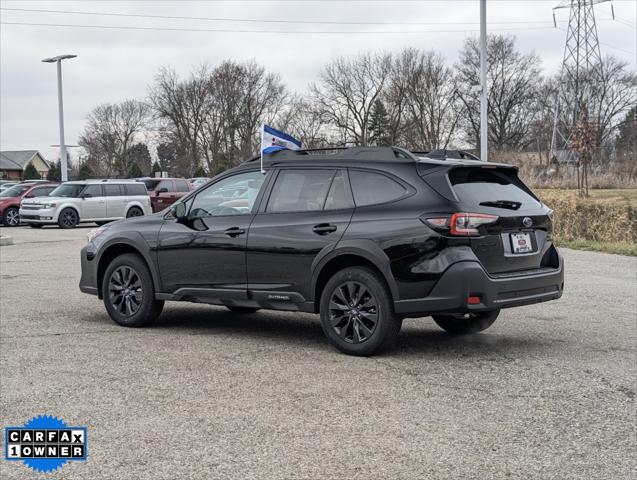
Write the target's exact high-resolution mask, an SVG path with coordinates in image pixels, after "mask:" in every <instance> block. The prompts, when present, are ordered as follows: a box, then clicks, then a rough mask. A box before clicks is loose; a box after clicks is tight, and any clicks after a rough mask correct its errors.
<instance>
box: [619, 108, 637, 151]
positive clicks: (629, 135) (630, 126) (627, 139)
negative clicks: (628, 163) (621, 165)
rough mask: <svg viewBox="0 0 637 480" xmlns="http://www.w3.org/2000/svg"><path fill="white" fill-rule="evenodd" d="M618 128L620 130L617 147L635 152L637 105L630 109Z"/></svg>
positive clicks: (636, 141)
mask: <svg viewBox="0 0 637 480" xmlns="http://www.w3.org/2000/svg"><path fill="white" fill-rule="evenodd" d="M617 130H618V131H619V135H618V136H617V148H618V149H620V150H624V151H626V152H634V151H635V147H636V146H637V107H633V108H631V109H630V110H629V111H628V113H627V114H626V117H625V118H624V121H623V122H622V123H620V124H619V127H618V129H617Z"/></svg>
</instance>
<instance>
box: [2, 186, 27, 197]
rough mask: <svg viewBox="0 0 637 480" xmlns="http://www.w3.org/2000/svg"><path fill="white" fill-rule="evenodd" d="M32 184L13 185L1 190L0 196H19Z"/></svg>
mask: <svg viewBox="0 0 637 480" xmlns="http://www.w3.org/2000/svg"><path fill="white" fill-rule="evenodd" d="M32 186H33V185H14V186H13V187H11V188H7V189H6V190H3V191H2V193H0V197H8V198H11V197H19V196H20V195H22V194H23V193H24V192H26V191H27V190H28V189H29V188H31V187H32Z"/></svg>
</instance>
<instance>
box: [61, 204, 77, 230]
mask: <svg viewBox="0 0 637 480" xmlns="http://www.w3.org/2000/svg"><path fill="white" fill-rule="evenodd" d="M78 223H80V216H79V215H78V214H77V211H75V209H73V208H65V209H64V210H62V211H61V212H60V215H59V217H58V225H59V227H60V228H75V227H77V224H78Z"/></svg>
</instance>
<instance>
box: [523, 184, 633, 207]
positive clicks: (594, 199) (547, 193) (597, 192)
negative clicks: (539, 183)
mask: <svg viewBox="0 0 637 480" xmlns="http://www.w3.org/2000/svg"><path fill="white" fill-rule="evenodd" d="M534 191H535V193H536V195H537V196H538V197H540V198H541V199H544V198H546V199H547V200H550V199H555V198H559V199H563V200H566V199H568V200H573V201H580V202H584V203H588V204H598V205H614V206H629V207H634V208H636V207H637V189H635V188H599V189H594V190H593V189H591V190H589V196H588V198H584V197H580V196H579V192H578V191H577V190H567V189H562V188H538V189H535V190H534Z"/></svg>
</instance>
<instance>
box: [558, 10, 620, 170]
mask: <svg viewBox="0 0 637 480" xmlns="http://www.w3.org/2000/svg"><path fill="white" fill-rule="evenodd" d="M608 1H610V0H562V1H561V2H560V3H559V4H558V5H557V6H556V7H555V8H553V21H554V23H555V25H556V26H557V23H556V22H555V11H556V10H560V9H566V8H568V9H569V12H570V13H569V20H568V29H567V32H566V43H565V45H564V57H563V60H562V68H561V71H560V76H559V84H558V88H557V97H556V99H555V102H556V103H555V116H554V119H553V133H552V135H551V150H550V156H549V160H550V159H552V158H557V160H558V161H559V162H562V163H572V164H573V165H578V163H579V157H578V154H577V152H576V151H575V149H574V148H573V146H572V145H571V143H572V138H571V137H572V135H573V131H574V130H575V127H576V126H577V125H578V123H579V122H581V121H582V114H584V113H585V114H586V116H587V118H586V121H587V123H592V124H595V123H596V120H595V119H594V118H591V115H594V112H595V109H594V108H592V107H593V105H592V104H591V102H592V100H593V98H594V92H595V88H596V87H597V85H598V84H599V82H600V81H601V79H602V56H601V53H600V49H599V39H598V38H597V24H596V22H595V11H594V9H593V6H594V5H595V4H598V3H604V2H608ZM613 16H614V12H613Z"/></svg>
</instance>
